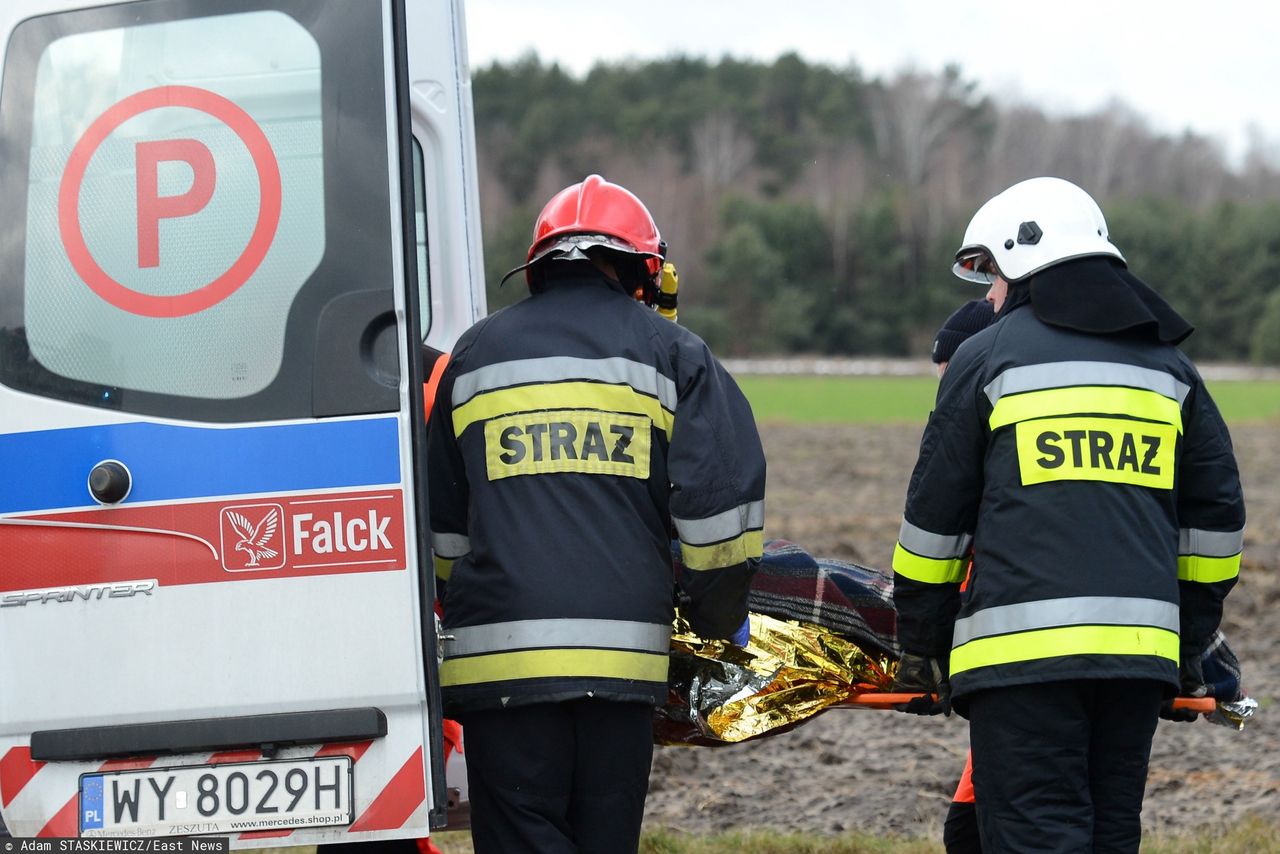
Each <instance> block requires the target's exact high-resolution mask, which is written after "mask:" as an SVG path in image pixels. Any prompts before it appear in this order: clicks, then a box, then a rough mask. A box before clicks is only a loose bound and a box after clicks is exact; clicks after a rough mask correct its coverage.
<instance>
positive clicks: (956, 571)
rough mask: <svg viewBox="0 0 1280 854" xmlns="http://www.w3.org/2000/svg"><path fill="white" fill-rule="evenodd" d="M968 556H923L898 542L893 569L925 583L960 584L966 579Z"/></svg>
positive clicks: (895, 547) (906, 576) (895, 548)
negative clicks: (908, 549) (965, 571)
mask: <svg viewBox="0 0 1280 854" xmlns="http://www.w3.org/2000/svg"><path fill="white" fill-rule="evenodd" d="M967 563H968V557H950V558H936V557H921V556H920V555H918V554H915V553H914V552H909V551H907V550H906V549H905V548H903V547H902V543H898V544H897V545H896V546H894V549H893V571H894V572H896V573H898V574H899V575H901V576H903V577H904V578H910V579H911V580H912V581H922V582H924V583H925V584H959V583H960V582H961V581H964V570H965V565H966V564H967Z"/></svg>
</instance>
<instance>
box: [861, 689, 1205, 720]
mask: <svg viewBox="0 0 1280 854" xmlns="http://www.w3.org/2000/svg"><path fill="white" fill-rule="evenodd" d="M923 696H924V694H880V693H873V692H867V693H865V694H850V695H849V698H848V699H847V700H845V702H843V703H840V704H839V705H837V706H836V707H835V708H837V709H889V710H892V709H893V707H894V706H897V705H901V704H902V703H907V702H910V701H911V700H914V699H916V698H917V697H923ZM1173 707H1174V709H1187V710H1189V711H1192V712H1195V713H1196V714H1200V715H1208V714H1212V713H1213V710H1214V709H1216V708H1217V707H1218V701H1217V700H1215V699H1214V698H1213V697H1177V698H1175V699H1174V701H1173Z"/></svg>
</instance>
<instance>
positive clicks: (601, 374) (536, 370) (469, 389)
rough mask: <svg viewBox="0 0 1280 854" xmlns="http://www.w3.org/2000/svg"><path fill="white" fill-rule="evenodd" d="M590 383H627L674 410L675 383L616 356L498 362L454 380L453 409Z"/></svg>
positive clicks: (642, 366) (643, 366)
mask: <svg viewBox="0 0 1280 854" xmlns="http://www.w3.org/2000/svg"><path fill="white" fill-rule="evenodd" d="M573 380H593V381H596V382H603V383H626V384H627V385H629V386H631V387H632V388H633V389H635V390H636V391H639V392H643V393H644V394H647V395H650V396H651V397H656V398H657V399H658V402H659V403H661V404H662V405H663V407H665V408H666V409H668V410H669V411H671V412H675V410H676V384H675V381H674V380H672V379H670V378H668V377H664V376H663V375H662V374H660V373H658V369H657V368H655V367H654V366H653V365H646V364H644V363H642V362H636V361H633V360H631V359H624V358H622V357H621V356H615V357H612V358H609V359H578V358H574V357H572V356H548V357H547V358H545V359H518V360H516V361H511V362H499V363H498V364H496V365H487V366H486V367H483V368H477V369H476V370H474V371H469V372H467V373H465V374H463V375H462V376H460V377H458V378H457V379H456V380H454V383H453V405H454V406H455V407H456V406H461V405H462V404H464V403H466V402H467V401H468V400H470V399H471V398H473V397H475V396H476V395H477V394H480V393H481V392H486V391H493V390H494V389H498V388H506V387H508V386H514V385H523V384H525V383H552V382H572V381H573Z"/></svg>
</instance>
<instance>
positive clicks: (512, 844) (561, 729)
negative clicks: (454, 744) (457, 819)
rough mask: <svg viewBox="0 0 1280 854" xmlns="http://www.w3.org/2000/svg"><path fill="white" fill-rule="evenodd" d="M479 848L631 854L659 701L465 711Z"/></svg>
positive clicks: (499, 853) (502, 853)
mask: <svg viewBox="0 0 1280 854" xmlns="http://www.w3.org/2000/svg"><path fill="white" fill-rule="evenodd" d="M459 722H460V723H461V724H462V730H463V733H464V736H463V737H464V739H465V745H466V748H465V749H466V757H467V786H468V790H469V794H470V798H471V839H472V842H473V844H474V845H475V850H476V854H522V852H528V854H627V852H635V851H636V849H637V848H638V847H639V845H640V821H641V819H642V818H643V816H644V799H645V796H646V795H647V794H648V793H649V766H650V763H651V762H652V760H653V708H652V707H651V706H649V705H647V704H644V703H614V702H609V701H607V700H598V699H579V700H571V701H568V702H564V703H541V704H535V705H529V706H513V707H511V708H507V709H501V710H494V711H485V712H470V713H467V714H464V715H460V716H459Z"/></svg>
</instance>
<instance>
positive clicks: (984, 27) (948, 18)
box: [466, 0, 1280, 159]
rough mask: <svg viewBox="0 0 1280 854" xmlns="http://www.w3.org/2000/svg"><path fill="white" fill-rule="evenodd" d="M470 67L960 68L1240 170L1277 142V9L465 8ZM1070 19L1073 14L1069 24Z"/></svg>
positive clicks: (1051, 107)
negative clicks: (696, 62) (787, 59)
mask: <svg viewBox="0 0 1280 854" xmlns="http://www.w3.org/2000/svg"><path fill="white" fill-rule="evenodd" d="M466 6H467V9H466V14H467V30H468V40H469V50H470V56H471V64H472V66H473V67H478V66H481V65H487V64H488V63H490V62H493V61H494V60H502V61H510V60H512V59H515V58H517V57H519V56H520V55H521V54H523V53H526V52H528V51H530V50H536V51H537V52H538V54H539V55H540V56H542V57H543V58H544V59H548V60H551V59H554V60H556V61H558V62H559V63H560V64H561V65H562V66H564V67H566V68H567V69H569V70H571V71H573V72H577V73H581V72H584V71H586V70H587V69H589V68H590V67H591V66H592V65H593V64H594V63H595V62H596V61H598V60H601V59H605V60H617V59H622V58H627V57H632V58H657V57H662V56H666V55H669V54H672V53H683V54H688V55H695V56H708V57H711V58H713V59H714V58H717V57H720V56H722V55H724V54H732V55H734V56H737V57H752V58H758V59H762V60H771V59H773V58H774V57H776V56H778V55H779V54H782V53H785V52H787V51H795V52H796V53H798V54H800V55H801V56H802V57H804V58H805V59H806V60H809V61H817V62H826V63H830V64H833V65H838V66H843V65H847V64H848V63H850V62H854V63H856V64H857V65H858V66H859V67H860V68H861V69H862V70H863V72H864V73H865V74H866V75H867V76H878V75H884V74H891V73H892V72H893V71H895V70H897V69H900V68H903V67H905V66H914V67H916V68H920V69H925V70H938V69H941V68H942V67H944V66H945V65H946V64H947V63H950V62H955V63H958V64H959V65H960V66H961V68H962V69H963V71H964V73H965V76H966V77H967V78H968V79H971V80H976V81H978V83H979V86H980V87H981V89H982V90H983V91H984V92H985V93H987V94H989V95H990V96H991V97H992V98H994V99H995V100H997V101H1004V102H1008V101H1013V100H1020V101H1024V102H1030V103H1034V104H1037V105H1040V106H1042V107H1043V108H1045V109H1046V110H1048V111H1051V112H1054V113H1057V114H1063V113H1077V112H1085V111H1091V110H1093V109H1095V108H1098V107H1100V106H1103V105H1105V104H1107V103H1108V102H1109V101H1111V100H1113V99H1120V100H1122V101H1124V102H1125V103H1127V104H1129V105H1130V106H1131V107H1133V108H1135V109H1136V110H1137V111H1138V112H1139V113H1141V114H1143V115H1144V116H1146V117H1147V119H1148V120H1149V122H1150V124H1151V126H1152V127H1153V128H1155V129H1157V130H1160V131H1164V132H1168V133H1180V132H1182V131H1183V130H1185V129H1187V128H1190V129H1192V130H1194V131H1196V132H1199V133H1202V134H1205V135H1209V136H1212V137H1214V138H1215V139H1217V140H1219V141H1220V142H1221V144H1222V145H1223V146H1224V148H1225V149H1226V150H1227V151H1228V153H1229V155H1230V156H1231V157H1232V158H1233V159H1235V158H1239V157H1240V156H1242V154H1243V152H1244V151H1245V150H1246V149H1247V147H1248V140H1249V129H1250V128H1251V127H1252V128H1255V129H1257V130H1260V131H1261V132H1262V133H1263V134H1265V136H1266V138H1267V140H1268V142H1269V143H1270V144H1271V145H1274V144H1275V143H1277V142H1280V3H1273V2H1270V0H1253V2H1242V0H1229V2H1213V3H1205V2H1195V3H1193V2H1185V0H1165V2H1154V0H1110V2H1097V0H1073V2H1061V0H1057V2H1055V0H989V2H980V0H950V2H948V0H880V2H871V0H844V2H840V0H785V2H779V0H773V2H765V0H736V2H734V0H679V2H676V0H649V2H635V0H631V2H625V3H619V2H607V0H605V2H601V0H596V2H593V3H582V2H569V0H466ZM1067 10H1069V14H1068V11H1067Z"/></svg>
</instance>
